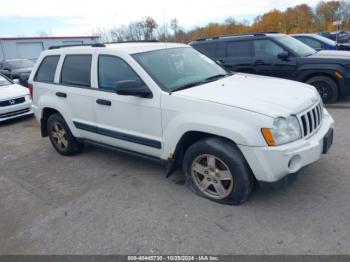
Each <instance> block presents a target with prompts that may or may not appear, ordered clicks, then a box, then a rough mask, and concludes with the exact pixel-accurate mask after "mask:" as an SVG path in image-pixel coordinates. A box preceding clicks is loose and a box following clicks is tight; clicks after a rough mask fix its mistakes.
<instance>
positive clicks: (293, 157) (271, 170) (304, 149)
mask: <svg viewBox="0 0 350 262" xmlns="http://www.w3.org/2000/svg"><path fill="white" fill-rule="evenodd" d="M333 127H334V120H333V118H332V117H331V116H330V115H329V114H328V112H327V111H326V110H324V117H323V122H322V125H321V127H320V128H319V130H318V131H317V132H316V133H315V134H313V135H312V136H311V137H308V138H306V139H305V138H304V139H301V140H298V141H295V142H292V143H289V144H285V145H281V146H276V147H250V146H239V148H240V150H241V152H242V153H243V155H244V157H245V158H246V160H247V162H248V164H249V165H250V168H251V169H252V171H253V173H254V175H255V178H256V179H257V180H258V181H259V182H265V183H274V182H277V181H280V180H281V181H284V180H289V179H287V178H285V177H287V176H288V175H291V174H295V173H297V172H298V171H299V170H300V169H301V168H303V167H304V166H307V165H309V164H311V163H313V162H316V161H317V160H319V159H320V156H321V154H322V151H323V138H324V137H325V135H326V134H327V132H328V131H329V130H330V129H331V128H333ZM288 177H291V176H288ZM283 178H285V179H283ZM282 179H283V180H282Z"/></svg>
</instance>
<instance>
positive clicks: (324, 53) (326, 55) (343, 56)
mask: <svg viewBox="0 0 350 262" xmlns="http://www.w3.org/2000/svg"><path fill="white" fill-rule="evenodd" d="M306 58H308V59H310V58H311V59H312V58H316V59H335V60H349V61H350V52H348V51H337V50H334V51H332V50H331V51H329V50H321V51H319V52H317V53H314V54H313V55H310V56H307V57H306ZM329 62H332V61H329Z"/></svg>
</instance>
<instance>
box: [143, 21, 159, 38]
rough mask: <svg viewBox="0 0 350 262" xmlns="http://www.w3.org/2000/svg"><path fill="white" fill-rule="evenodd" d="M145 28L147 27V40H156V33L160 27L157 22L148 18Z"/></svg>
mask: <svg viewBox="0 0 350 262" xmlns="http://www.w3.org/2000/svg"><path fill="white" fill-rule="evenodd" d="M144 26H145V31H144V38H145V40H152V39H155V36H154V31H155V30H156V29H157V27H158V24H157V22H156V20H154V19H153V18H152V17H146V18H145V19H144Z"/></svg>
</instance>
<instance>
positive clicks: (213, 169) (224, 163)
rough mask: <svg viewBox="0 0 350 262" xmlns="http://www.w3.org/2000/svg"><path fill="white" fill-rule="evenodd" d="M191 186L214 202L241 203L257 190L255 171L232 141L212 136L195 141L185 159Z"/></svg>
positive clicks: (187, 176)
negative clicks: (254, 178)
mask: <svg viewBox="0 0 350 262" xmlns="http://www.w3.org/2000/svg"><path fill="white" fill-rule="evenodd" d="M183 172H184V174H185V176H186V182H187V185H188V186H189V187H190V188H191V190H192V191H194V192H195V193H196V194H198V195H200V196H202V197H205V198H208V199H210V200H212V201H215V202H219V203H222V204H229V205H240V204H242V203H243V202H244V201H245V200H246V199H247V198H248V196H249V195H250V193H251V191H252V189H253V184H254V183H253V174H252V172H251V170H250V167H249V166H248V163H247V162H246V160H245V158H244V157H243V155H242V153H241V152H240V151H239V149H238V148H237V146H236V145H235V144H234V143H232V142H231V141H229V140H227V139H224V138H219V137H211V138H206V139H203V140H200V141H198V142H196V143H194V144H193V145H192V146H191V147H190V148H189V149H188V150H187V151H186V153H185V156H184V158H183Z"/></svg>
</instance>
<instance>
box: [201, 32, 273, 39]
mask: <svg viewBox="0 0 350 262" xmlns="http://www.w3.org/2000/svg"><path fill="white" fill-rule="evenodd" d="M278 33H279V32H252V33H242V34H231V35H219V36H212V37H207V38H200V39H197V40H195V41H205V40H215V39H220V38H223V37H231V36H250V35H251V36H266V34H278Z"/></svg>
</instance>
